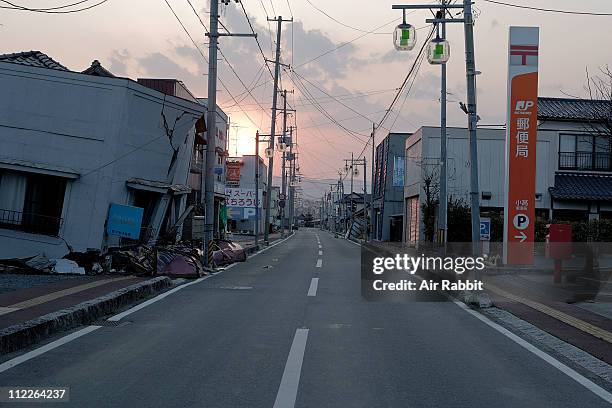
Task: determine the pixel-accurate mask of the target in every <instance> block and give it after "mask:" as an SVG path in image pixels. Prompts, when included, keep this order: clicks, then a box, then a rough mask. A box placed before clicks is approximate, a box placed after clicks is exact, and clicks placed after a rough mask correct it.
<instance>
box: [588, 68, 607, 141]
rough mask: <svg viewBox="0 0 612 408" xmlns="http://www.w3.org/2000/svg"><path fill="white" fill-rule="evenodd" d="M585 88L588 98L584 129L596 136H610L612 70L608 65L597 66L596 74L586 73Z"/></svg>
mask: <svg viewBox="0 0 612 408" xmlns="http://www.w3.org/2000/svg"><path fill="white" fill-rule="evenodd" d="M586 79H587V83H586V86H585V89H586V91H587V94H588V98H589V99H590V101H589V102H590V103H589V104H588V106H589V107H588V108H587V109H588V111H587V112H585V113H587V115H585V116H586V119H587V124H586V128H587V129H586V130H587V131H588V132H589V133H591V134H593V135H596V136H607V137H610V136H612V71H611V70H610V67H609V66H607V65H606V66H605V67H601V68H599V73H598V74H597V75H594V76H593V75H591V74H590V73H589V72H588V70H587V73H586Z"/></svg>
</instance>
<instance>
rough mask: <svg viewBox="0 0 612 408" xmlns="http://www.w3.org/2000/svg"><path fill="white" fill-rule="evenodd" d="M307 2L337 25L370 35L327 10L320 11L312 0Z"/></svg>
mask: <svg viewBox="0 0 612 408" xmlns="http://www.w3.org/2000/svg"><path fill="white" fill-rule="evenodd" d="M306 2H307V3H308V4H310V5H311V6H312V8H314V9H315V10H317V11H318V12H319V13H321V14H323V15H324V16H325V17H327V18H329V19H330V20H332V21H333V22H335V23H338V24H340V25H341V26H343V27H346V28H350V29H351V30H355V31H359V32H362V33H368V34H369V33H370V32H369V31H368V30H363V29H361V28H357V27H353V26H351V25H348V24H346V23H343V22H342V21H340V20H338V19H337V18H335V17H333V16H330V15H329V14H328V13H327V12H326V11H325V10H322V9H320V8H319V7H317V5H315V4H314V3H313V2H311V1H310V0H306ZM394 21H395V20H394ZM374 34H386V33H374Z"/></svg>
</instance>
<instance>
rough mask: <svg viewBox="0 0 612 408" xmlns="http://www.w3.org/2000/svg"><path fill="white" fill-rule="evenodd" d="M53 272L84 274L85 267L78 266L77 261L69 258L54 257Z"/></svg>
mask: <svg viewBox="0 0 612 408" xmlns="http://www.w3.org/2000/svg"><path fill="white" fill-rule="evenodd" d="M53 272H54V273H61V274H64V273H71V274H74V275H85V268H83V267H82V266H79V264H78V263H76V262H74V261H71V260H70V259H56V260H55V265H53Z"/></svg>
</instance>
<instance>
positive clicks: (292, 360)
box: [274, 329, 308, 408]
mask: <svg viewBox="0 0 612 408" xmlns="http://www.w3.org/2000/svg"><path fill="white" fill-rule="evenodd" d="M307 340H308V329H297V330H296V331H295V336H294V337H293V343H291V350H289V356H288V357H287V363H285V371H283V377H282V378H281V382H280V386H279V387H278V393H277V394H276V401H274V408H293V407H295V399H296V398H297V392H298V386H299V385H300V375H301V374H302V362H303V361H304V352H305V351H306V341H307Z"/></svg>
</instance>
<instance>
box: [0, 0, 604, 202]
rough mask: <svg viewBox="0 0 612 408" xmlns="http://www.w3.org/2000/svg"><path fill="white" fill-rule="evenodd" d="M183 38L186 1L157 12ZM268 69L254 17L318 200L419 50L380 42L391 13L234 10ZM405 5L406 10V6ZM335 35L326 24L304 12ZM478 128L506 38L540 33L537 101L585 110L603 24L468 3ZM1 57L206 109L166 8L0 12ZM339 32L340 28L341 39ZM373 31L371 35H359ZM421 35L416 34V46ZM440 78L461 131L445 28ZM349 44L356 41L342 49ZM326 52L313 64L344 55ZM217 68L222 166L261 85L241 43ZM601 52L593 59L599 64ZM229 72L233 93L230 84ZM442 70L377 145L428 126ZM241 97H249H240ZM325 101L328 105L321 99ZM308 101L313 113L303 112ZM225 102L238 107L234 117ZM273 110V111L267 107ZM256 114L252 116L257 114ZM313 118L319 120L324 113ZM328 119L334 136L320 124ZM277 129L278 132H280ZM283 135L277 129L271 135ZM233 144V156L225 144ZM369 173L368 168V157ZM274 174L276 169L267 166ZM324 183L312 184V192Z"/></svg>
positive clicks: (250, 126)
mask: <svg viewBox="0 0 612 408" xmlns="http://www.w3.org/2000/svg"><path fill="white" fill-rule="evenodd" d="M167 2H168V3H169V4H170V5H171V6H172V8H173V9H174V11H175V12H176V14H177V15H178V17H179V19H180V20H181V21H182V22H183V24H184V25H185V27H186V29H187V31H188V32H189V33H190V34H191V36H192V38H193V39H194V41H195V42H196V44H197V45H198V47H199V49H200V50H201V51H202V52H203V53H204V56H206V57H207V56H208V51H207V39H206V37H205V35H204V27H203V26H202V25H201V24H200V22H199V20H198V17H197V16H196V13H194V11H193V10H192V9H191V7H190V5H189V3H188V2H187V1H186V0H167ZM66 3H67V2H66V1H63V0H44V1H41V0H37V1H35V0H19V3H18V4H21V5H25V6H30V7H43V6H49V7H52V6H54V5H61V4H66ZM191 3H192V4H193V6H194V7H195V10H196V11H197V14H198V15H199V16H200V18H201V19H202V21H203V22H204V23H205V25H206V26H208V25H209V22H208V19H209V15H208V13H207V10H208V3H209V2H208V1H202V0H191ZM243 3H244V6H245V8H246V10H247V12H248V15H249V16H250V19H251V22H252V24H253V27H254V28H255V31H256V32H257V33H258V34H259V37H258V38H259V42H260V44H261V47H262V50H263V53H264V54H265V56H266V58H269V59H273V47H274V44H273V42H274V39H273V38H272V37H274V36H275V30H276V27H275V25H276V23H275V22H273V23H268V21H266V17H267V16H270V17H273V16H278V15H282V16H283V18H291V16H293V19H294V22H293V23H283V31H282V43H281V44H282V60H283V62H284V63H286V64H291V65H292V67H293V69H294V71H295V73H294V74H290V73H289V72H285V71H283V72H282V81H281V82H282V87H283V89H287V90H289V91H291V90H294V93H293V94H291V95H289V98H288V101H289V105H290V106H291V107H292V108H294V109H296V111H297V112H296V114H294V115H292V117H290V118H289V123H290V124H291V125H294V124H296V122H297V126H298V131H297V132H298V142H299V152H300V166H301V172H302V173H303V175H304V182H303V184H304V189H305V190H306V191H307V197H308V195H311V196H313V197H314V196H318V195H319V194H320V191H322V189H323V188H327V185H326V184H325V183H326V182H327V180H330V179H335V178H337V170H338V169H339V168H340V167H341V166H342V165H343V163H344V161H343V159H345V158H350V155H351V152H353V153H355V155H358V154H359V153H360V152H361V151H362V149H363V147H364V142H365V141H366V139H367V137H368V135H369V133H370V130H371V127H372V122H378V121H379V120H380V118H381V117H382V115H383V113H384V111H385V109H387V107H388V106H389V104H390V102H391V100H392V99H393V97H394V95H395V92H396V91H395V89H396V88H398V87H399V86H400V84H401V83H402V80H403V78H404V76H405V75H406V72H407V70H408V69H409V67H410V65H411V64H412V62H413V60H414V58H415V55H416V53H417V49H415V50H414V51H413V52H409V53H398V52H396V51H395V50H394V48H393V44H392V35H391V32H392V31H393V28H394V27H395V26H396V25H397V24H398V23H399V22H400V20H401V12H400V11H397V10H392V9H391V5H392V4H397V3H396V2H394V1H388V0H377V1H357V0H335V1H324V0H289V1H287V0H261V1H260V0H243ZM411 3H413V4H414V3H415V2H414V1H413V2H411ZM512 3H516V4H528V5H530V6H538V7H548V8H556V9H566V10H580V11H595V12H597V11H599V12H611V11H612V2H610V1H608V0H583V1H580V2H575V1H569V0H516V1H512ZM313 5H314V6H316V7H318V8H320V9H321V10H323V11H324V12H325V13H327V14H328V15H329V16H331V17H333V18H335V19H336V20H338V21H340V23H338V22H336V21H333V20H332V19H331V18H329V17H327V16H325V15H324V14H323V13H321V12H320V11H318V10H316V8H315V7H313ZM221 9H222V12H221V16H222V17H221V21H222V22H223V24H224V25H225V26H226V27H228V28H229V29H230V30H231V31H232V32H237V33H239V32H243V33H245V32H249V31H250V28H249V26H248V23H247V20H246V18H245V15H244V13H243V12H242V8H241V7H240V5H239V4H235V3H234V2H232V3H230V4H229V6H223V7H222V8H221ZM474 10H475V14H476V15H477V20H476V25H475V41H476V66H477V69H478V70H479V71H481V72H482V74H481V75H479V76H478V83H477V86H478V103H479V106H478V109H479V111H478V114H479V115H480V117H481V123H482V124H504V123H505V106H506V75H507V60H506V58H507V57H506V54H507V37H508V27H509V26H510V25H523V26H539V27H540V60H539V61H540V85H539V94H540V95H541V96H567V95H573V96H584V94H585V91H584V88H583V87H584V84H585V71H586V70H587V69H588V70H589V71H590V72H595V71H597V69H598V67H601V66H604V65H606V64H610V65H612V60H611V58H612V57H611V56H610V55H611V54H610V52H609V49H610V40H611V39H612V24H611V22H612V17H595V16H576V15H565V14H553V13H545V12H537V11H529V10H520V9H514V8H508V7H504V6H501V5H495V4H491V3H487V2H484V1H482V0H481V1H479V0H476V1H475V6H474ZM429 16H430V14H429V12H427V11H419V12H414V13H411V14H409V15H408V21H409V22H411V23H413V24H414V25H415V26H417V27H421V26H425V25H426V23H425V19H426V18H429ZM0 24H1V25H0V34H1V38H2V42H1V44H2V46H1V50H0V52H1V53H12V52H19V51H27V50H40V51H42V52H44V53H46V54H48V55H49V56H50V57H52V58H54V59H55V60H57V61H58V62H60V63H62V64H64V65H66V66H67V67H68V68H70V69H73V70H79V71H80V70H83V69H85V68H87V67H88V66H89V65H90V64H91V61H93V60H94V59H97V60H99V61H100V62H101V63H102V64H103V65H104V66H105V67H106V68H107V69H109V70H110V71H111V72H113V73H114V74H115V75H117V76H126V77H130V78H133V79H136V78H138V77H164V78H177V79H180V80H182V81H183V82H184V83H185V84H186V85H187V87H188V88H189V89H190V90H191V91H192V92H193V93H194V94H195V95H196V96H202V97H205V96H206V89H207V85H206V82H207V77H206V72H207V63H206V62H205V60H204V58H203V56H202V55H201V54H200V51H198V49H197V48H196V47H195V46H194V44H193V43H192V42H191V40H190V39H189V37H188V36H187V35H186V33H185V31H184V30H183V28H182V27H181V25H180V24H179V22H178V21H177V19H176V18H175V16H174V15H173V13H172V11H171V10H170V8H169V7H168V4H167V3H166V0H110V1H108V2H107V3H105V4H104V5H101V6H99V7H96V8H93V9H91V10H89V11H85V12H81V13H76V14H66V15H49V14H37V13H31V12H24V11H14V10H6V9H4V10H2V9H0ZM347 26H350V27H347ZM377 27H380V28H379V29H378V30H377V31H376V32H375V33H372V34H367V32H368V31H371V30H373V29H375V28H377ZM426 34H427V29H422V30H419V31H418V35H419V37H420V40H419V44H418V45H417V48H418V47H419V45H420V42H421V41H422V39H423V38H424V37H425V36H426ZM447 37H448V39H449V41H450V42H451V49H452V53H451V60H450V62H449V64H448V69H449V74H448V91H449V97H448V99H449V105H448V115H449V125H450V126H465V123H466V116H465V114H464V113H463V112H462V111H461V110H460V109H459V106H458V103H457V102H458V101H464V100H465V70H464V68H465V65H464V64H465V60H464V44H463V27H462V26H461V25H458V24H453V25H450V26H449V28H448V34H447ZM353 40H354V41H353ZM349 41H350V43H348V44H346V45H343V46H341V47H340V48H338V49H337V50H335V51H332V52H329V53H327V54H325V55H323V56H321V57H319V58H317V59H316V60H314V61H312V59H313V58H316V57H318V56H320V55H321V54H324V53H326V52H328V51H330V50H333V49H334V48H336V47H338V46H340V45H341V44H343V43H345V42H349ZM220 49H221V52H222V53H223V56H220V58H221V59H220V60H219V72H220V81H221V82H222V83H223V85H221V84H220V86H219V88H220V92H219V94H218V98H219V105H220V106H221V107H222V108H224V110H225V111H226V112H227V113H228V115H229V116H230V117H231V125H232V127H231V129H230V153H231V154H232V155H234V154H235V153H236V151H237V152H238V154H252V152H253V150H254V142H253V140H254V139H253V138H254V133H255V131H256V130H257V129H260V130H261V131H262V132H263V133H269V130H270V107H271V104H272V79H271V75H270V73H269V72H268V70H267V68H266V67H264V65H263V57H262V56H261V53H260V51H259V49H258V47H257V44H256V42H255V40H254V39H252V38H240V37H233V38H229V37H222V38H221V40H220ZM602 50H605V52H602ZM228 62H229V64H231V67H233V69H234V70H235V71H236V73H237V74H238V76H239V77H240V80H241V81H242V83H241V81H240V80H238V79H237V77H236V75H234V73H233V72H232V70H231V68H230V65H229V64H228ZM439 74H440V68H439V67H437V66H430V65H429V64H427V62H426V61H425V63H423V64H422V65H421V67H420V69H419V71H418V74H417V76H416V79H415V81H414V84H413V85H412V87H411V90H410V94H409V95H408V97H407V98H405V99H404V95H402V96H401V97H400V100H399V101H400V103H398V105H397V106H396V109H395V110H394V111H393V113H392V114H391V115H390V117H389V119H388V120H387V121H386V122H385V123H384V129H380V130H379V131H378V133H377V136H376V139H377V143H378V142H379V141H380V140H382V138H383V137H384V135H385V134H386V133H387V132H388V131H389V130H393V131H399V132H408V131H415V130H416V129H418V128H419V127H420V126H423V125H432V126H437V125H438V124H439V102H438V98H439ZM244 85H246V86H247V87H248V88H249V89H251V88H253V89H252V91H251V94H252V96H251V95H249V94H248V93H246V92H245V88H244ZM328 95H332V96H333V97H335V98H336V99H337V100H340V101H341V102H342V104H341V103H339V102H338V101H337V100H334V99H332V98H330V97H329V96H328ZM313 99H314V100H315V102H316V105H315V104H313V103H312V102H313ZM236 101H238V102H239V104H236ZM280 102H281V99H280V98H279V103H280ZM262 108H263V109H262ZM321 111H323V112H324V113H322V112H321ZM330 117H331V118H333V119H334V120H335V121H337V122H338V123H339V124H341V125H342V126H343V128H341V127H340V126H338V125H337V124H332V123H331V122H330ZM279 119H280V118H279ZM281 123H282V121H280V120H279V121H278V124H279V125H280V124H281ZM236 142H237V144H236ZM368 159H369V156H368ZM277 162H278V160H277ZM322 180H324V181H322Z"/></svg>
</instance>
